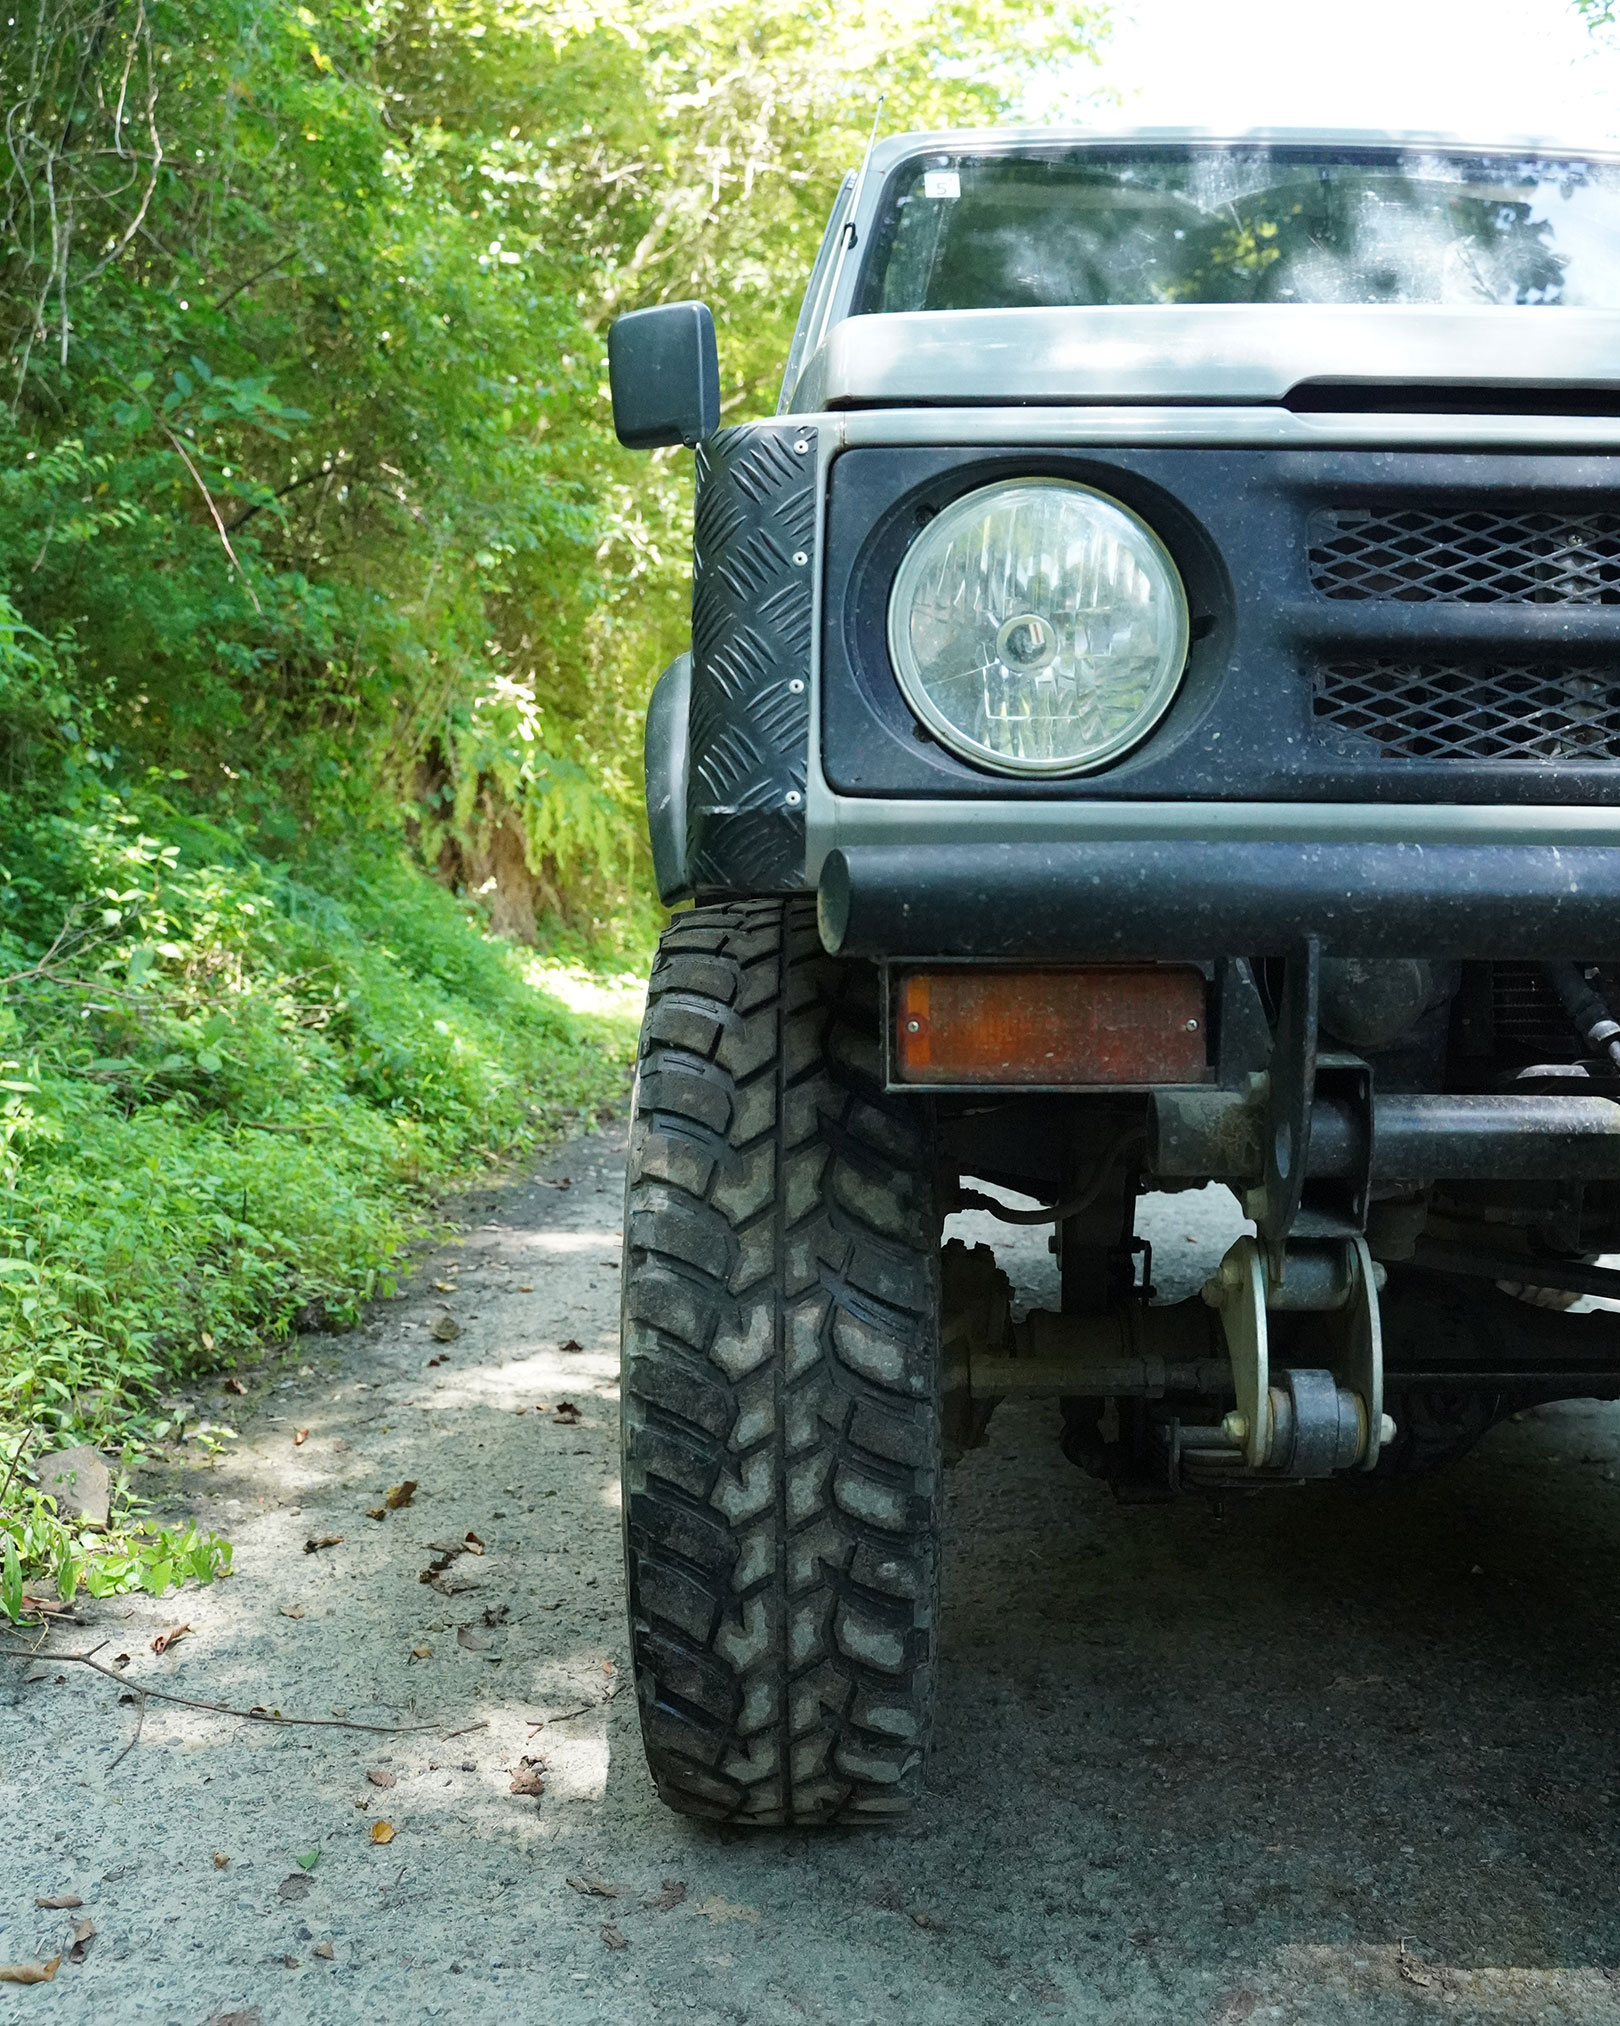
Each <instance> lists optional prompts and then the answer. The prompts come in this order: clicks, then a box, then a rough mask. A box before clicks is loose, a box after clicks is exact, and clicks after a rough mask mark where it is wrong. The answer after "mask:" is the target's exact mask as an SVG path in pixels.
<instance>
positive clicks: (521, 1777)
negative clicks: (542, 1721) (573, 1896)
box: [512, 1759, 574, 1885]
mask: <svg viewBox="0 0 1620 2026" xmlns="http://www.w3.org/2000/svg"><path fill="white" fill-rule="evenodd" d="M545 1791H546V1780H545V1761H544V1760H543V1759H519V1760H518V1763H517V1770H516V1771H515V1772H514V1773H513V1775H512V1792H513V1793H514V1794H530V1795H532V1796H533V1797H534V1799H535V1800H537V1801H538V1800H539V1798H540V1796H541V1795H542V1794H543V1793H544V1792H545ZM573 1882H574V1881H573V1880H572V1879H570V1880H569V1881H568V1883H569V1884H570V1885H572V1884H573Z"/></svg>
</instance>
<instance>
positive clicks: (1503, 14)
mask: <svg viewBox="0 0 1620 2026" xmlns="http://www.w3.org/2000/svg"><path fill="white" fill-rule="evenodd" d="M1099 78H1100V81H1101V82H1102V83H1104V84H1105V85H1108V86H1112V87H1113V88H1114V89H1116V90H1117V91H1118V92H1119V93H1120V95H1121V104H1120V106H1119V109H1118V111H1117V113H1108V114H1105V115H1104V117H1105V118H1106V119H1107V120H1108V121H1109V122H1110V123H1112V121H1113V120H1115V119H1120V120H1128V121H1130V122H1132V123H1133V124H1134V123H1137V122H1142V123H1147V124H1153V125H1177V126H1179V125H1194V126H1206V127H1233V126H1235V127H1247V126H1261V125H1268V126H1284V125H1288V126H1341V125H1347V126H1356V127H1362V126H1368V127H1382V126H1400V127H1407V128H1413V127H1417V128H1423V129H1427V130H1441V131H1446V132H1454V133H1466V134H1469V135H1474V136H1479V137H1482V138H1490V137H1492V136H1495V135H1497V134H1504V135H1506V134H1542V135H1547V136H1549V137H1557V138H1561V139H1569V140H1574V141H1581V142H1596V141H1602V140H1611V141H1613V140H1617V139H1620V44H1617V43H1616V42H1615V40H1614V39H1613V38H1612V37H1605V36H1603V35H1601V34H1600V35H1598V36H1596V37H1594V36H1593V35H1591V34H1590V33H1589V31H1588V30H1587V27H1586V25H1585V23H1584V21H1583V20H1582V19H1581V17H1580V15H1579V14H1578V13H1577V12H1576V10H1575V8H1574V7H1573V6H1572V5H1571V4H1570V0H1358V4H1357V5H1356V6H1354V7H1347V6H1344V5H1323V4H1321V0H1317V4H1315V5H1312V4H1309V0H1303V4H1302V0H1120V4H1119V5H1118V6H1117V8H1116V10H1115V30H1114V33H1113V35H1112V37H1111V38H1110V40H1109V42H1108V43H1107V44H1106V45H1105V49H1104V53H1103V61H1102V66H1101V72H1100V74H1099V72H1098V71H1097V70H1096V69H1094V68H1093V67H1092V66H1090V65H1086V66H1085V67H1084V69H1083V70H1081V71H1080V72H1079V73H1077V74H1071V77H1070V80H1069V84H1070V86H1071V87H1076V86H1077V87H1078V89H1079V91H1080V92H1081V93H1084V92H1088V91H1090V90H1093V89H1094V88H1095V86H1096V85H1097V83H1098V82H1099ZM1062 104H1063V88H1062V87H1058V86H1056V85H1054V87H1053V88H1052V89H1051V90H1050V91H1037V92H1035V93H1032V94H1031V98H1030V101H1029V111H1030V112H1031V114H1032V115H1033V116H1034V117H1036V118H1041V119H1045V118H1050V117H1053V116H1055V115H1056V114H1058V113H1059V112H1061V110H1062Z"/></svg>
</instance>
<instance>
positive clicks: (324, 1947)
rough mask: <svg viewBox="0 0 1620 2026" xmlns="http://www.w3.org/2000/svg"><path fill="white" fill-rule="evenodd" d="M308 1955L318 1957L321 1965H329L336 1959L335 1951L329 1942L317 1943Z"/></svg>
mask: <svg viewBox="0 0 1620 2026" xmlns="http://www.w3.org/2000/svg"><path fill="white" fill-rule="evenodd" d="M310 1954H311V1955H312V1956H319V1957H320V1959H321V1961H322V1962H323V1963H330V1962H331V1961H333V1960H334V1958H335V1957H336V1955H337V1950H336V1949H334V1948H333V1946H332V1944H331V1943H330V1942H317V1943H316V1944H315V1946H314V1948H312V1949H311V1950H310Z"/></svg>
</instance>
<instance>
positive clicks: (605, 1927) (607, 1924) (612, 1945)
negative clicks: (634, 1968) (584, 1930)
mask: <svg viewBox="0 0 1620 2026" xmlns="http://www.w3.org/2000/svg"><path fill="white" fill-rule="evenodd" d="M602 1945H603V1947H604V1948H609V1949H627V1948H629V1946H630V1937H629V1936H628V1935H627V1934H625V1933H624V1931H623V1930H622V1929H621V1928H620V1927H619V1926H618V1925H617V1924H616V1923H615V1922H613V1921H610V1920H609V1921H604V1922H603V1923H602Z"/></svg>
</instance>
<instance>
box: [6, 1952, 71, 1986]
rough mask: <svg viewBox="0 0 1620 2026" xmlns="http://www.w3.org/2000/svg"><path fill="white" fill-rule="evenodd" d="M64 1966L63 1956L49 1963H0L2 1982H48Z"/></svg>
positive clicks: (52, 1958)
mask: <svg viewBox="0 0 1620 2026" xmlns="http://www.w3.org/2000/svg"><path fill="white" fill-rule="evenodd" d="M61 1967H62V1958H61V1957H60V1956H52V1957H51V1959H50V1961H49V1962H48V1963H0V1984H48V1983H49V1982H50V1981H51V1979H52V1978H53V1977H54V1976H55V1975H56V1973H57V1971H58V1970H59V1969H60V1968H61Z"/></svg>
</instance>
